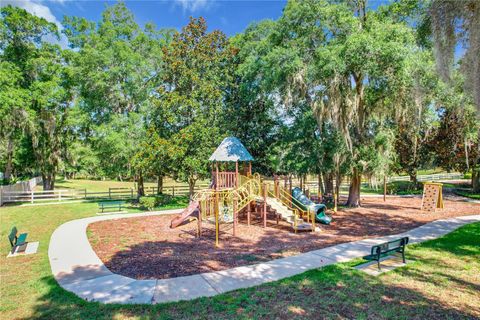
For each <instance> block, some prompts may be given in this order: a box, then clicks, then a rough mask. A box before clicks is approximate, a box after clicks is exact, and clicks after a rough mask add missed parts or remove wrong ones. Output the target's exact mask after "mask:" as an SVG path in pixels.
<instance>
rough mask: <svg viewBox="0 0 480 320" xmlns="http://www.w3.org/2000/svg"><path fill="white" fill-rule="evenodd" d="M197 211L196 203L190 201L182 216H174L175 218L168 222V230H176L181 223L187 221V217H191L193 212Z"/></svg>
mask: <svg viewBox="0 0 480 320" xmlns="http://www.w3.org/2000/svg"><path fill="white" fill-rule="evenodd" d="M197 211H198V201H192V202H190V204H189V205H188V207H187V208H186V209H185V210H183V212H182V214H181V215H179V216H176V217H175V218H173V219H172V221H170V228H176V227H178V226H179V225H181V224H182V223H183V221H185V220H187V219H188V217H190V216H191V215H193V214H194V213H195V212H197Z"/></svg>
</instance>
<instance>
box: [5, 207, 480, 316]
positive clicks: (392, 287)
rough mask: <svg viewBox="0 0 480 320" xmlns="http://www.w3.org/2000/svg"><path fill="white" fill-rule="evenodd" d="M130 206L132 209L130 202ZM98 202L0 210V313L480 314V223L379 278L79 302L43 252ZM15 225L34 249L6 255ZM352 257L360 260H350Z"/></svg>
mask: <svg viewBox="0 0 480 320" xmlns="http://www.w3.org/2000/svg"><path fill="white" fill-rule="evenodd" d="M128 211H129V212H135V211H138V209H135V208H129V209H128ZM95 212H97V204H96V203H74V204H61V205H51V206H10V207H2V208H1V209H0V218H1V226H0V233H1V236H0V237H1V238H3V239H4V240H5V241H0V248H1V251H2V252H3V253H2V255H3V256H2V257H0V259H1V264H0V274H1V279H2V281H1V283H0V289H1V302H0V318H2V319H32V318H33V319H38V318H43V319H152V318H160V319H192V318H199V319H205V318H210V319H232V318H240V319H258V318H280V319H286V318H295V317H297V318H312V319H318V318H360V319H361V318H376V319H378V318H396V319H414V318H416V319H427V318H428V319H432V318H438V319H440V318H442V319H445V318H457V319H459V318H475V317H480V295H479V294H478V292H479V290H480V247H479V246H478V243H479V241H480V223H477V224H472V225H469V226H465V227H463V228H461V229H459V230H457V231H455V232H453V233H452V234H449V235H447V236H446V237H444V238H441V239H439V240H434V241H430V242H427V243H424V244H421V245H417V246H410V247H409V249H408V255H407V257H408V259H411V260H416V262H414V263H412V264H410V265H409V266H407V267H406V268H402V269H397V270H396V271H394V272H390V273H387V274H384V275H382V276H380V277H378V278H374V277H370V276H367V275H365V274H363V273H361V272H359V271H356V270H354V269H352V268H351V266H353V265H354V264H355V262H352V263H348V264H338V265H334V266H329V267H326V268H323V269H318V270H312V271H309V272H306V273H304V274H301V275H298V276H295V277H292V278H289V279H285V280H282V281H278V282H275V283H271V284H266V285H262V286H260V287H256V288H250V289H244V290H238V291H235V292H231V293H227V294H223V295H219V296H216V297H214V298H201V299H197V300H195V301H190V302H179V303H171V304H166V305H156V306H147V305H137V306H121V305H102V304H99V303H91V302H86V301H83V300H82V299H80V298H78V297H76V296H75V295H73V294H71V293H69V292H67V291H65V290H63V289H62V288H61V287H59V286H58V285H57V283H56V281H55V280H54V278H53V276H52V274H51V271H50V266H49V262H48V257H47V249H48V243H49V239H50V235H51V234H52V232H53V231H54V230H55V229H56V228H57V227H58V226H59V225H60V224H62V223H64V222H66V221H69V220H72V219H78V218H82V217H87V216H92V215H95ZM13 225H16V226H17V227H18V228H19V230H20V231H27V232H28V233H29V239H30V240H31V241H40V247H39V252H38V253H37V254H35V255H31V256H24V257H16V258H9V259H6V258H5V256H6V255H7V252H8V251H9V249H10V248H9V244H8V242H7V241H6V236H7V232H8V231H9V230H10V228H11V227H12V226H13ZM356 263H358V261H357V262H356Z"/></svg>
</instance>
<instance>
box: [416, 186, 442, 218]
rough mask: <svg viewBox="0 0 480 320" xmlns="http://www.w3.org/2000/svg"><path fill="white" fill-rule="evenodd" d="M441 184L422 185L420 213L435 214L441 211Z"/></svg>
mask: <svg viewBox="0 0 480 320" xmlns="http://www.w3.org/2000/svg"><path fill="white" fill-rule="evenodd" d="M442 186H443V184H442V183H439V182H425V183H424V184H423V196H422V208H421V209H422V211H429V212H435V211H436V210H437V209H443V196H442Z"/></svg>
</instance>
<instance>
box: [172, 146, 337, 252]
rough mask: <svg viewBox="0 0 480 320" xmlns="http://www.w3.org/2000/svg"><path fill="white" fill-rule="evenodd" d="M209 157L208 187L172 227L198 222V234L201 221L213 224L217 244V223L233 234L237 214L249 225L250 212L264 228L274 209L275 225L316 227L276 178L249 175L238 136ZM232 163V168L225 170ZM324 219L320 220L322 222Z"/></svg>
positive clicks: (306, 209) (306, 208)
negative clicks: (280, 223)
mask: <svg viewBox="0 0 480 320" xmlns="http://www.w3.org/2000/svg"><path fill="white" fill-rule="evenodd" d="M209 160H210V161H212V163H213V170H212V184H211V187H210V188H209V189H204V190H201V191H199V192H197V193H196V194H195V195H194V196H193V198H192V200H191V202H190V205H189V206H188V207H187V208H186V209H185V210H184V211H183V213H182V214H181V215H179V216H177V217H175V218H174V219H172V221H171V228H175V227H177V226H179V225H181V224H182V223H183V222H185V221H197V223H198V234H199V235H201V233H202V223H204V222H208V223H213V224H215V243H216V245H218V244H219V234H220V225H225V224H231V225H232V233H233V235H234V236H236V232H237V224H238V220H239V216H246V221H247V225H250V224H251V221H252V215H256V216H258V215H259V216H260V218H261V220H262V223H263V227H266V226H267V215H268V213H272V212H273V213H274V215H275V217H276V222H277V224H278V222H279V220H280V219H282V220H284V221H286V222H287V223H288V224H290V226H291V228H292V230H293V231H294V232H298V231H312V232H313V231H318V230H319V229H318V228H317V227H316V225H315V224H316V222H315V218H316V212H315V210H313V207H312V206H309V205H304V204H302V203H301V202H299V201H298V200H295V199H294V198H293V197H292V194H291V192H290V190H288V189H287V188H286V187H282V186H280V183H279V182H278V180H274V181H273V184H272V183H271V182H267V181H265V180H262V178H261V177H260V175H258V174H252V166H251V161H253V157H252V156H251V155H250V153H249V152H248V151H247V149H246V148H245V147H244V146H243V144H242V143H241V142H240V140H238V139H237V138H234V137H229V138H225V139H224V140H223V141H222V143H221V144H220V145H219V146H218V148H217V149H216V150H215V152H214V153H213V154H212V155H211V156H210V158H209ZM233 163H234V164H235V171H228V168H229V167H232V164H233ZM239 163H240V164H239ZM241 164H243V166H242V168H240V165H241ZM220 168H223V170H224V171H220ZM327 220H328V219H327V218H325V219H324V220H320V221H322V222H323V223H325V222H326V221H327ZM329 222H330V220H328V223H329Z"/></svg>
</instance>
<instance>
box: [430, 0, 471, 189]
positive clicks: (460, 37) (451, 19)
mask: <svg viewBox="0 0 480 320" xmlns="http://www.w3.org/2000/svg"><path fill="white" fill-rule="evenodd" d="M425 20H426V23H425V24H427V25H429V26H430V27H431V28H430V31H431V34H432V35H433V40H434V48H435V57H436V65H437V70H438V74H439V75H440V77H441V79H442V80H443V81H444V82H446V83H447V84H451V80H452V70H453V67H454V65H455V50H456V48H457V46H458V45H459V44H460V43H461V44H463V45H464V48H465V50H464V54H463V56H462V57H461V59H460V70H461V71H462V72H463V74H464V76H465V82H464V85H465V86H464V88H465V90H466V92H469V93H470V94H471V96H472V98H473V103H474V105H475V106H476V110H477V120H478V119H480V77H479V76H478V75H479V74H480V2H478V1H476V0H433V1H432V2H431V5H430V8H429V15H426V19H425ZM428 35H429V34H428V33H427V34H426V36H428ZM478 139H479V140H480V130H479V131H478ZM478 148H479V149H478V150H477V152H476V153H477V154H478V155H479V156H477V158H476V159H475V160H474V165H473V166H472V187H473V191H474V192H480V144H478Z"/></svg>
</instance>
